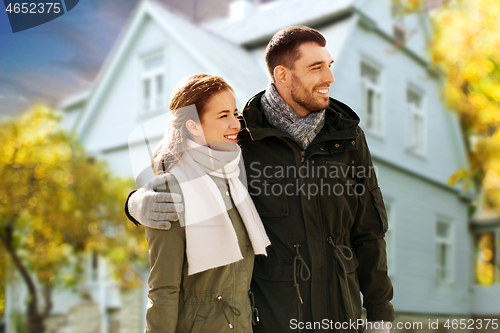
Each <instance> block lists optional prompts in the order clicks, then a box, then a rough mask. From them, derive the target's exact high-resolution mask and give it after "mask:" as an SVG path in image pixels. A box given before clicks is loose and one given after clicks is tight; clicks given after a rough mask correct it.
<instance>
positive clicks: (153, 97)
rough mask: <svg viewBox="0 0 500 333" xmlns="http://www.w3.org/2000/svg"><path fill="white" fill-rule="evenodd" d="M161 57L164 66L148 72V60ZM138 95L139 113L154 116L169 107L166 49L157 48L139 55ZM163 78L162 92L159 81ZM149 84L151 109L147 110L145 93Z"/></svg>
mask: <svg viewBox="0 0 500 333" xmlns="http://www.w3.org/2000/svg"><path fill="white" fill-rule="evenodd" d="M159 55H161V57H162V64H161V65H160V66H158V67H157V68H152V69H149V70H146V69H145V68H144V67H145V62H146V61H147V60H148V59H151V58H154V57H157V56H159ZM138 72H139V74H138V76H139V77H138V94H139V98H138V100H139V103H138V105H139V113H140V114H152V113H156V112H160V111H164V110H165V108H166V107H167V103H166V101H167V94H166V92H167V86H166V82H167V53H166V48H165V47H157V48H154V49H152V50H149V51H147V52H142V53H141V54H139V55H138ZM158 77H160V78H161V91H160V92H158V89H157V81H156V80H157V79H158ZM146 81H148V82H149V96H150V97H149V103H150V106H149V108H146V98H145V93H144V87H145V86H144V85H145V82H146Z"/></svg>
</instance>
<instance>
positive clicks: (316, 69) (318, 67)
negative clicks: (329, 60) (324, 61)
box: [313, 67, 321, 70]
mask: <svg viewBox="0 0 500 333" xmlns="http://www.w3.org/2000/svg"><path fill="white" fill-rule="evenodd" d="M313 69H315V70H317V69H321V67H314V68H313Z"/></svg>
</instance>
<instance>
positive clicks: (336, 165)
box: [238, 92, 394, 333]
mask: <svg viewBox="0 0 500 333" xmlns="http://www.w3.org/2000/svg"><path fill="white" fill-rule="evenodd" d="M262 94H263V92H260V93H259V94H257V95H255V96H254V97H253V98H252V99H250V100H249V101H248V102H247V104H246V105H245V107H244V109H243V119H244V121H243V126H242V131H241V132H240V133H239V135H238V143H239V145H240V146H241V149H242V154H243V158H244V161H245V167H246V172H247V179H248V191H249V192H250V194H251V195H252V198H253V200H254V202H255V205H256V207H257V210H258V212H259V214H260V216H261V218H262V222H263V223H264V226H265V228H266V231H267V234H268V236H269V238H270V239H271V244H272V245H271V246H270V247H269V248H268V256H267V257H263V256H259V257H257V258H256V260H255V264H254V272H253V278H252V285H251V289H252V292H253V293H254V295H255V304H256V307H257V309H258V311H259V315H260V321H259V323H258V324H257V325H256V326H255V327H254V332H268V333H278V332H279V333H285V332H298V331H299V328H302V327H304V330H303V331H310V330H308V329H307V328H308V327H313V328H315V329H314V331H321V332H326V331H331V332H355V331H356V330H354V329H353V325H349V326H347V323H349V324H350V321H351V322H354V321H356V319H358V318H359V317H360V316H361V298H360V291H361V292H362V293H363V298H364V304H363V306H364V307H365V308H366V310H367V316H368V320H370V321H377V320H384V321H392V320H394V310H393V307H392V305H391V303H390V301H391V299H392V296H393V289H392V284H391V280H390V278H389V277H388V275H387V260H386V244H385V241H384V235H385V232H386V231H387V228H388V225H387V216H386V212H385V208H384V202H383V199H382V194H381V192H380V188H379V187H378V183H377V178H376V175H375V170H374V169H373V166H372V160H371V157H370V152H369V149H368V146H367V143H366V140H365V136H364V133H363V131H362V130H361V128H360V127H359V126H358V123H359V118H358V116H357V115H356V114H355V113H354V111H352V110H351V109H350V108H349V107H348V106H347V105H345V104H343V103H341V102H339V101H337V100H334V99H330V106H329V107H328V108H327V110H326V119H325V125H324V127H323V129H322V130H321V131H320V133H319V134H318V135H317V136H316V138H315V139H314V141H313V142H312V143H311V144H310V145H309V146H308V147H307V149H305V150H303V149H301V148H300V147H299V146H298V145H297V143H296V142H294V140H293V139H292V138H291V137H290V136H289V135H288V134H286V133H285V132H283V131H281V130H278V129H275V128H272V127H271V125H270V124H269V122H268V121H267V119H266V118H265V117H264V114H263V112H262V110H261V106H260V97H261V96H262ZM308 323H309V324H308ZM342 326H343V328H340V327H342ZM339 328H340V329H339ZM356 328H357V329H360V328H361V327H360V326H356Z"/></svg>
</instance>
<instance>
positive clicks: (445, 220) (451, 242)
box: [434, 216, 455, 285]
mask: <svg viewBox="0 0 500 333" xmlns="http://www.w3.org/2000/svg"><path fill="white" fill-rule="evenodd" d="M438 222H442V223H446V224H448V226H449V228H450V229H449V232H450V237H449V238H448V239H447V238H443V237H440V236H439V235H438V234H437V224H438ZM454 229H455V228H454V225H453V222H452V220H451V219H450V218H448V217H444V216H437V217H436V220H435V223H434V237H435V238H434V274H435V278H436V279H435V281H436V283H437V284H438V285H452V284H453V283H454V280H455V246H454V244H455V241H454V240H455V230H454ZM438 244H446V245H448V247H449V257H448V260H449V261H450V262H449V268H448V271H449V276H446V279H444V280H442V279H441V278H439V277H438V270H440V269H442V267H439V265H438V263H437V261H436V259H437V253H436V251H437V246H438ZM444 269H445V270H446V267H444Z"/></svg>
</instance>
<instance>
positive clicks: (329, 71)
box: [323, 68, 335, 84]
mask: <svg viewBox="0 0 500 333" xmlns="http://www.w3.org/2000/svg"><path fill="white" fill-rule="evenodd" d="M323 80H324V81H325V82H328V84H331V83H333V82H335V77H334V76H333V73H332V69H331V68H326V69H325V71H324V75H323Z"/></svg>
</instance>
